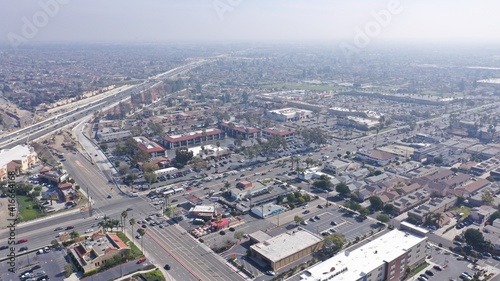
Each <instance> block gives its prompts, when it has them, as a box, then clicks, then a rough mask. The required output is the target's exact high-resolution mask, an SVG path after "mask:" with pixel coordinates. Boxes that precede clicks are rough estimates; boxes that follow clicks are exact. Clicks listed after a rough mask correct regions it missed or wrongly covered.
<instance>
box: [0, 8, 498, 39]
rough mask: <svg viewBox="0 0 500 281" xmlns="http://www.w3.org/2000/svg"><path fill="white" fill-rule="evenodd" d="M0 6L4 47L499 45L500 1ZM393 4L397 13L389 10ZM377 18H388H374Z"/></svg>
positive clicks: (0, 30) (1, 34) (0, 36)
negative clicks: (37, 44)
mask: <svg viewBox="0 0 500 281" xmlns="http://www.w3.org/2000/svg"><path fill="white" fill-rule="evenodd" d="M0 3H1V6H2V9H0V42H2V43H9V42H11V41H12V40H17V41H18V42H21V41H22V43H26V42H52V41H65V42H120V43H121V42H176V41H247V40H248V41H269V40H272V41H297V40H303V41H318V40H320V41H326V42H328V41H332V42H333V41H338V40H341V41H344V42H347V43H352V44H354V43H355V41H354V40H356V38H358V39H359V37H360V36H361V37H362V36H363V35H359V32H361V31H363V30H364V31H363V32H364V33H365V35H366V34H367V33H368V35H366V36H367V38H368V40H370V41H372V42H384V41H388V40H389V39H396V40H415V41H434V42H435V41H446V42H450V41H451V42H454V41H472V42H475V43H480V42H495V43H500V16H498V12H499V11H500V1H499V0H475V1H472V0H437V1H436V0H399V1H398V0H36V1H34V0H0ZM42 3H51V4H52V5H49V6H50V7H52V8H53V9H52V10H50V11H49V12H46V11H45V10H44V8H43V7H42V6H43V5H42ZM54 3H56V5H57V6H54ZM391 5H392V6H393V8H388V7H389V6H391ZM51 11H55V12H51ZM379 11H382V12H379ZM374 13H378V14H384V15H386V16H385V17H381V18H380V17H379V19H378V20H377V19H376V16H374ZM387 15H390V18H389V17H387ZM30 27H31V28H30ZM370 28H371V29H370ZM366 30H369V31H370V30H371V32H366ZM365 39H366V37H365Z"/></svg>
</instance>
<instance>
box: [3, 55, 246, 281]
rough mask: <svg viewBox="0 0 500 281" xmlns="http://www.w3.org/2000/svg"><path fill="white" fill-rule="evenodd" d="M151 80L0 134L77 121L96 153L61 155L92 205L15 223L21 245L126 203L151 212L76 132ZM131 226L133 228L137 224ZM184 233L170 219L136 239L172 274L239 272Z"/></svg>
mask: <svg viewBox="0 0 500 281" xmlns="http://www.w3.org/2000/svg"><path fill="white" fill-rule="evenodd" d="M208 61H209V60H201V61H197V62H193V63H190V64H188V65H185V66H182V67H178V68H176V69H174V70H171V71H168V72H166V73H164V74H162V75H160V76H158V78H161V79H164V78H168V77H175V76H176V75H178V74H180V73H182V72H185V71H189V70H191V69H192V68H194V67H197V66H199V65H201V64H203V63H206V62H208ZM155 83H157V81H156V80H149V81H147V82H144V83H142V84H140V85H136V86H133V87H129V88H127V89H126V90H124V91H122V92H119V93H116V94H115V95H113V96H109V97H105V98H103V99H101V100H99V101H93V102H90V103H88V104H86V105H82V106H79V107H78V108H76V109H73V110H71V111H68V112H65V113H63V114H60V115H58V116H56V117H53V118H50V119H48V120H45V121H42V122H39V123H37V124H34V125H33V126H32V127H31V128H30V127H28V128H24V129H22V130H19V131H17V132H15V133H11V134H9V135H6V136H3V137H0V146H1V147H5V148H9V147H13V146H15V145H17V144H23V143H26V140H27V137H28V134H30V140H35V139H37V138H40V137H43V136H45V135H47V134H50V133H52V132H54V130H55V129H58V128H61V127H64V126H66V125H70V124H72V123H76V122H79V124H78V125H77V126H76V127H75V131H74V132H73V133H74V134H75V136H76V138H77V139H78V140H79V141H81V143H82V149H83V150H84V151H87V152H88V154H89V155H91V157H95V154H98V157H95V160H97V161H96V162H97V163H96V164H97V165H93V164H92V163H91V162H90V161H88V155H85V154H83V155H82V154H79V153H76V154H72V153H67V154H66V155H65V158H66V161H64V167H65V169H66V170H67V171H68V173H69V174H70V175H71V176H72V177H73V178H74V179H75V181H76V182H77V183H78V184H79V185H80V186H81V188H82V191H83V192H84V193H88V195H89V196H90V201H91V202H92V207H91V208H90V209H89V210H85V211H82V210H80V209H73V210H70V211H67V212H64V213H61V214H56V215H52V216H49V217H46V218H42V219H39V220H36V221H32V222H27V223H22V224H20V225H19V226H18V228H17V230H16V236H17V238H18V239H22V238H28V239H29V241H28V242H26V243H24V244H23V246H27V247H28V248H29V250H33V249H38V248H41V247H43V246H47V245H49V244H50V242H51V241H52V240H53V239H55V238H56V236H57V235H58V233H59V232H60V231H56V230H55V229H56V228H58V227H61V228H63V229H66V228H67V227H68V226H74V228H73V229H71V231H73V230H76V231H78V232H79V233H80V234H84V233H86V232H88V231H89V230H94V231H95V230H97V229H98V226H97V223H98V222H99V220H101V218H100V219H96V217H101V216H103V215H106V216H107V217H109V218H114V219H119V217H120V214H121V213H122V212H123V211H124V210H125V209H127V208H132V210H131V211H129V212H128V213H129V215H128V219H130V218H132V217H133V218H135V219H137V220H139V219H143V218H144V217H145V216H147V215H149V214H151V213H154V212H156V208H155V207H154V206H152V205H151V204H150V203H149V202H147V200H146V199H145V198H144V197H132V198H130V197H127V196H126V195H124V194H122V193H120V192H118V190H116V188H114V185H112V184H111V183H110V182H109V179H110V172H111V170H112V166H111V165H110V163H109V162H108V161H107V158H106V157H105V156H104V155H103V154H102V152H101V151H100V150H98V149H97V148H96V147H95V146H94V145H93V144H92V143H91V142H90V141H89V140H88V139H86V137H85V136H84V135H83V134H82V128H83V126H84V124H85V121H86V119H88V117H89V116H90V115H91V114H93V113H94V112H95V111H97V110H101V109H102V108H103V107H105V106H109V104H112V103H116V102H119V101H120V100H122V99H125V98H128V97H130V94H132V93H134V92H140V91H142V90H145V89H148V88H150V87H151V86H152V85H154V84H155ZM100 169H102V170H103V171H104V173H105V174H103V172H102V171H101V170H100ZM109 195H111V196H109ZM110 197H111V198H110ZM90 210H91V211H90ZM126 225H127V229H128V230H127V231H126V232H128V234H129V237H133V236H135V234H136V233H130V231H131V229H130V226H128V224H126ZM134 230H137V227H135V229H134ZM185 234H186V233H185V231H183V230H182V229H179V228H178V227H177V226H175V225H171V226H169V227H167V228H164V229H159V228H158V229H148V234H147V235H146V237H144V238H143V239H142V241H141V244H143V245H144V250H145V253H146V255H147V256H148V258H150V260H151V261H152V262H154V263H155V264H157V265H159V266H163V265H164V264H165V263H168V264H169V265H170V266H171V268H172V270H171V271H170V272H169V275H170V276H171V277H173V279H174V280H235V279H238V277H237V276H239V275H237V274H236V273H235V272H234V271H233V270H231V269H230V268H229V267H227V266H226V265H225V261H224V260H222V259H220V258H214V257H211V258H209V259H206V256H207V255H214V254H213V253H212V251H211V250H210V249H208V248H207V247H206V246H205V245H203V244H201V243H199V242H198V241H195V240H193V239H192V238H191V237H189V235H185ZM8 235H9V233H7V230H2V231H0V241H7V238H8ZM6 254H7V253H6V252H5V253H2V252H0V256H5V255H6ZM202 259H203V262H202ZM207 260H208V261H207Z"/></svg>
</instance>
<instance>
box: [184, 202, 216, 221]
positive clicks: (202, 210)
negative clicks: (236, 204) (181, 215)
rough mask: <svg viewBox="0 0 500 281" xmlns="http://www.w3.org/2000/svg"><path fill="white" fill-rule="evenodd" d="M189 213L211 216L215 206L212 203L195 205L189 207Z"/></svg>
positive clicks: (205, 216) (198, 215) (213, 213)
mask: <svg viewBox="0 0 500 281" xmlns="http://www.w3.org/2000/svg"><path fill="white" fill-rule="evenodd" d="M189 213H190V214H191V215H192V216H195V217H201V218H212V217H213V216H214V215H215V207H214V206H213V205H212V206H210V205H197V206H194V207H193V208H191V209H190V210H189Z"/></svg>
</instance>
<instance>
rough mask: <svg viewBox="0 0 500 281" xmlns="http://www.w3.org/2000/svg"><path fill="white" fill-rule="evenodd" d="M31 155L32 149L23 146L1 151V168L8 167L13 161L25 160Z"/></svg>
mask: <svg viewBox="0 0 500 281" xmlns="http://www.w3.org/2000/svg"><path fill="white" fill-rule="evenodd" d="M30 154H31V150H30V147H28V146H26V145H21V144H19V145H16V146H14V147H13V148H11V149H2V150H1V151H0V167H4V166H6V165H7V164H9V162H10V161H12V160H24V158H26V157H28V155H30Z"/></svg>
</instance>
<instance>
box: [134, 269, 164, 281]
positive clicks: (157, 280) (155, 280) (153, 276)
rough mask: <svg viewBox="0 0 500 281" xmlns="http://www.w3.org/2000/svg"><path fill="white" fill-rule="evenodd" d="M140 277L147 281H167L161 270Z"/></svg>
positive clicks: (142, 274) (141, 274)
mask: <svg viewBox="0 0 500 281" xmlns="http://www.w3.org/2000/svg"><path fill="white" fill-rule="evenodd" d="M139 275H140V276H142V277H143V278H144V279H145V280H147V281H165V277H163V274H162V273H161V271H160V270H153V271H150V272H146V273H140V274H139Z"/></svg>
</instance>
